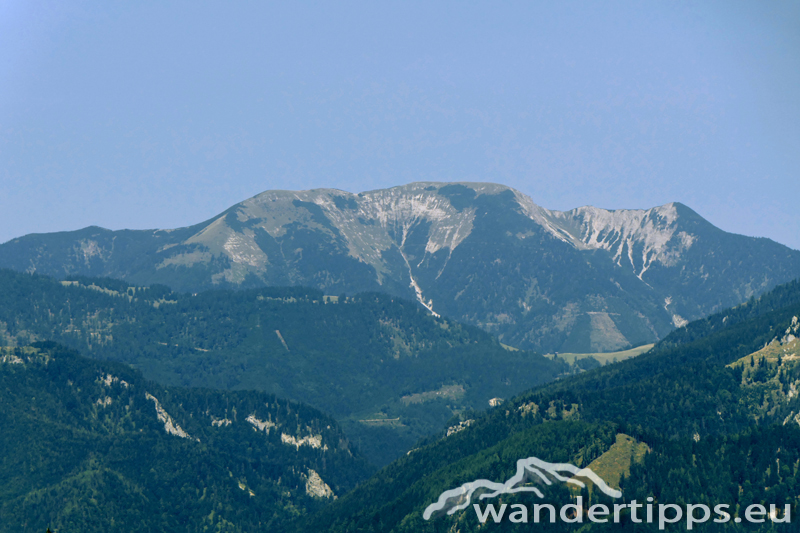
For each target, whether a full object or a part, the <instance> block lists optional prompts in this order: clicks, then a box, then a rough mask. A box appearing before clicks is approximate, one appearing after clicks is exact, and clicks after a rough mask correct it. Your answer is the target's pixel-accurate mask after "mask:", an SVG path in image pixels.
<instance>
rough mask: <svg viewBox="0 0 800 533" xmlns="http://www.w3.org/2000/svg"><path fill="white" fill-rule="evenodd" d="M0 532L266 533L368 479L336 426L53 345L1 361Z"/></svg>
mask: <svg viewBox="0 0 800 533" xmlns="http://www.w3.org/2000/svg"><path fill="white" fill-rule="evenodd" d="M0 405H2V409H0V427H2V431H0V450H2V453H1V454H0V531H2V532H4V533H5V532H8V533H23V532H35V533H41V532H43V531H45V528H46V527H47V526H48V525H49V526H50V527H51V528H53V530H54V531H57V532H63V533H67V532H71V531H79V532H81V533H95V532H96V533H100V532H105V531H115V530H119V531H126V532H150V531H218V532H228V533H234V532H241V533H248V532H252V531H269V530H271V529H272V528H274V527H277V525H278V524H285V523H287V522H288V521H289V520H290V519H292V518H296V517H298V516H302V515H304V514H305V513H307V512H309V511H311V510H315V509H319V508H320V507H322V506H324V505H326V504H327V502H329V501H332V500H333V499H334V498H336V497H339V496H341V495H342V494H344V493H345V492H346V491H348V490H350V489H351V488H353V487H354V486H355V484H356V483H357V482H359V481H361V480H362V479H363V478H364V477H365V476H366V475H368V474H369V472H370V471H371V469H370V467H368V465H367V463H366V461H365V460H364V459H363V458H361V457H359V456H358V455H357V453H356V454H354V451H353V450H352V449H351V447H350V445H349V443H348V440H347V438H346V437H345V436H344V435H343V433H342V432H341V429H340V428H339V427H338V425H337V423H336V422H335V421H334V420H333V419H332V418H330V417H328V416H327V415H324V414H323V413H321V412H319V411H317V410H316V409H313V408H311V407H309V406H307V405H303V404H300V403H296V402H291V401H287V400H282V399H279V398H276V397H275V396H273V395H270V394H266V393H261V392H252V391H247V392H245V391H228V392H222V391H211V390H207V389H185V388H174V387H167V388H165V387H162V386H161V385H158V384H156V383H153V382H150V381H146V380H145V379H143V378H142V376H141V374H140V373H139V372H137V371H135V370H132V369H130V368H129V367H128V366H126V365H123V364H120V363H114V362H108V361H104V362H100V361H95V360H91V359H87V358H85V357H82V356H80V355H79V354H77V353H75V352H73V351H70V350H67V349H65V348H63V347H60V346H58V345H56V344H53V343H40V344H36V345H34V346H24V347H17V348H0Z"/></svg>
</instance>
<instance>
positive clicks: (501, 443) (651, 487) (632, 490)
mask: <svg viewBox="0 0 800 533" xmlns="http://www.w3.org/2000/svg"><path fill="white" fill-rule="evenodd" d="M726 316H727V317H728V318H727V319H725V317H726ZM795 316H800V284H798V283H791V284H789V285H786V286H782V287H779V288H777V289H776V290H775V291H773V292H771V293H769V294H767V295H765V296H764V297H763V298H761V299H759V300H756V301H752V302H749V303H748V304H746V305H744V306H741V307H739V308H735V309H731V310H727V311H725V312H723V313H721V314H720V315H718V316H714V317H710V318H709V319H708V320H704V321H700V322H698V323H694V324H690V325H689V326H687V327H686V328H681V330H679V331H678V332H676V333H675V334H673V335H671V336H669V337H668V338H667V339H665V340H664V341H663V342H662V343H660V344H659V345H657V346H656V347H655V348H654V349H653V350H652V351H651V352H649V353H647V354H644V355H642V356H639V357H637V358H634V359H631V360H627V361H624V362H622V363H617V364H612V365H606V366H604V367H601V368H597V369H595V370H591V371H589V372H584V373H581V374H579V375H576V376H573V377H570V378H565V379H563V380H560V381H557V382H555V383H552V384H549V385H545V386H543V387H541V388H539V389H535V390H533V391H530V392H528V393H525V394H523V395H521V396H519V397H517V398H515V399H513V400H511V401H508V402H506V403H504V404H503V405H501V406H500V407H498V408H496V409H493V410H491V411H489V412H487V413H485V414H483V415H476V414H472V415H471V416H472V417H474V421H473V423H472V424H471V425H470V426H469V427H468V428H466V429H464V430H463V431H460V432H458V433H456V434H455V435H451V436H448V437H446V438H441V437H442V436H443V435H440V438H438V439H434V438H431V439H428V440H427V441H426V442H424V443H422V444H421V445H420V447H419V449H417V450H415V451H414V452H412V453H411V454H410V455H409V456H408V457H406V458H403V459H401V460H399V461H397V462H395V463H393V464H392V465H390V466H388V467H387V468H385V469H384V470H383V471H381V472H379V473H378V474H377V475H376V476H375V477H373V478H372V479H371V480H370V481H368V482H367V483H365V484H364V485H362V486H360V487H358V488H356V489H355V490H354V491H353V492H352V493H350V494H349V495H347V496H346V497H345V498H344V499H342V500H341V501H339V502H337V503H335V504H334V505H332V506H331V507H330V508H326V509H325V510H324V511H323V512H321V513H319V514H317V515H316V516H315V517H313V518H312V519H310V521H308V522H304V523H305V524H309V525H310V527H312V528H317V527H318V528H319V529H318V530H323V531H331V532H344V531H395V532H401V531H409V532H410V531H454V530H459V531H462V532H468V531H478V530H480V531H487V530H488V531H517V530H518V529H515V527H516V528H518V527H519V526H514V525H512V524H510V523H509V522H505V523H504V524H501V525H498V526H495V525H494V524H490V525H488V526H484V527H482V528H479V527H478V526H479V524H478V522H477V520H476V519H475V514H474V512H472V511H470V510H467V511H465V512H463V513H459V514H458V515H456V516H453V517H445V518H438V519H435V520H432V521H429V522H425V521H423V520H422V518H421V513H422V511H423V510H424V508H425V507H426V506H427V505H428V504H430V503H432V502H433V501H434V500H435V497H436V496H438V494H439V493H440V492H441V491H442V490H446V489H449V488H453V487H457V486H458V485H459V484H461V483H463V482H465V481H470V480H472V479H478V478H487V479H492V480H494V481H503V480H505V479H507V478H508V474H509V468H513V466H514V462H515V461H516V460H517V459H520V458H523V457H527V456H529V455H536V456H537V457H540V458H542V459H544V460H547V461H554V462H555V461H562V460H571V461H572V462H573V464H576V465H585V464H586V461H591V460H592V459H593V458H594V457H596V455H597V453H598V451H599V452H600V453H601V452H602V451H603V449H605V448H604V447H603V446H599V445H597V443H598V442H602V443H606V444H607V443H608V442H610V437H609V436H608V433H606V432H607V431H611V433H612V434H613V433H616V432H622V433H626V434H628V435H631V436H633V437H634V438H636V439H638V440H641V441H644V442H645V443H647V444H648V445H649V447H650V449H651V453H649V454H647V455H646V457H645V460H644V464H642V465H640V466H636V465H634V466H633V468H632V470H631V475H630V476H629V477H628V478H625V479H623V482H622V486H621V488H622V491H623V494H624V498H625V500H626V502H627V501H630V500H632V499H634V498H636V499H637V500H638V501H640V502H641V501H644V500H645V499H646V498H647V497H648V496H653V497H654V498H655V499H656V502H662V503H677V504H685V503H697V504H702V503H706V504H709V503H712V504H718V503H724V504H729V505H732V506H734V507H733V512H734V514H736V513H738V514H739V515H740V516H741V513H743V509H744V507H746V506H747V505H749V504H751V503H760V504H766V505H768V504H777V505H779V506H781V508H782V506H783V505H784V504H791V505H793V517H794V520H795V522H794V524H793V525H779V524H770V523H767V524H764V525H762V526H755V525H744V524H743V525H736V524H725V525H724V526H723V525H719V524H717V525H715V524H713V523H709V524H706V525H704V526H695V530H696V531H702V532H714V533H716V532H718V531H720V532H721V531H726V532H727V531H732V532H735V533H739V532H743V531H759V532H768V531H787V532H789V531H795V530H796V520H797V516H798V515H797V512H798V489H800V428H798V426H797V422H796V419H794V418H793V417H794V416H795V415H796V414H797V413H798V412H800V399H798V398H797V395H796V394H789V393H788V391H789V385H788V384H793V386H795V387H796V386H797V385H798V384H800V364H797V363H796V362H793V361H791V360H787V359H782V360H781V365H778V364H777V363H776V362H769V361H767V360H766V359H763V358H759V359H758V360H756V361H754V366H753V367H750V365H749V364H747V365H745V366H743V365H741V364H740V365H738V366H736V367H734V368H729V367H727V366H726V365H727V364H729V363H732V362H734V361H738V360H740V359H742V358H746V356H747V354H749V353H753V352H755V351H758V350H759V349H761V348H762V347H764V345H765V344H767V343H769V342H770V341H772V340H773V339H775V338H776V337H777V338H781V337H782V336H783V335H784V333H785V331H786V330H787V327H788V326H789V325H790V324H791V323H792V321H793V317H795ZM575 420H580V422H576V421H575ZM609 424H610V425H609ZM608 428H611V429H610V430H609V429H608ZM587 432H588V433H587ZM597 432H600V433H597ZM546 435H558V437H557V438H555V437H553V438H551V439H550V440H547V439H545V440H537V439H538V438H539V437H540V436H546ZM600 435H604V436H602V437H601V436H600ZM521 442H526V443H527V442H532V443H538V444H539V445H538V446H536V447H534V448H529V449H523V448H521V447H519V443H521ZM580 450H594V451H593V452H589V453H585V454H583V455H582V454H580V453H578V452H579V451H580ZM507 451H508V453H506V452H507ZM487 454H490V455H491V454H496V459H494V461H495V462H494V463H492V462H491V461H489V462H487V460H486V458H487ZM565 457H567V458H568V459H564V458H565ZM494 465H502V467H501V468H497V466H494ZM462 473H463V477H459V476H461V474H462ZM548 497H550V496H548ZM595 497H596V495H594V494H593V496H592V498H595ZM501 500H502V502H503V503H513V502H523V503H528V504H530V503H531V499H530V498H527V499H526V498H524V497H523V496H514V497H503V498H501ZM554 501H556V502H560V504H563V503H567V502H568V501H569V496H568V495H563V494H562V495H561V496H558V497H554ZM328 524H330V525H328ZM528 527H530V526H528ZM547 527H548V529H547V531H555V532H558V531H577V530H578V528H577V527H574V526H567V525H565V524H556V525H554V526H550V525H548V526H547ZM582 527H584V529H580V532H581V533H586V532H592V533H594V532H601V531H639V532H650V531H656V530H657V526H656V527H655V528H654V527H647V526H645V525H642V524H633V523H632V522H631V521H630V519H629V517H628V518H626V519H625V520H624V523H622V524H619V525H608V524H606V525H596V526H592V525H587V524H584V525H583V526H582ZM793 528H794V529H793ZM671 530H672V531H684V530H685V523H681V524H680V525H679V526H678V525H676V526H675V527H673V528H672V529H671Z"/></svg>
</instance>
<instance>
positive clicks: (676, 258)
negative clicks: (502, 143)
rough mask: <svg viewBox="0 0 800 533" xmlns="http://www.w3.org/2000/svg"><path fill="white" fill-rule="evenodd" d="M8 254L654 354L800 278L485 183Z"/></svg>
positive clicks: (327, 202) (523, 340) (617, 214)
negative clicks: (381, 296)
mask: <svg viewBox="0 0 800 533" xmlns="http://www.w3.org/2000/svg"><path fill="white" fill-rule="evenodd" d="M0 251H1V252H2V253H0V266H6V267H9V268H14V269H16V270H22V271H38V272H43V273H45V274H50V275H55V276H63V275H65V274H83V275H92V276H111V277H119V278H122V279H125V280H128V281H131V282H135V283H142V284H147V283H154V282H156V283H165V284H168V285H170V286H172V287H174V288H176V289H180V290H188V291H192V292H196V291H198V290H201V289H204V288H214V287H254V286H260V285H307V286H313V287H316V288H319V289H321V290H323V291H325V292H326V293H329V294H339V293H342V292H348V293H353V292H358V291H382V292H388V293H391V294H396V295H399V296H404V297H409V298H415V299H416V300H417V301H419V302H420V304H422V305H423V306H425V307H426V308H427V309H429V310H430V311H431V312H433V313H436V314H444V315H448V316H451V317H457V318H459V319H461V320H464V321H467V322H469V323H472V324H475V325H478V326H480V327H483V328H484V329H486V330H488V331H491V332H493V333H496V334H498V335H499V336H500V337H501V339H502V340H503V342H505V343H507V344H511V345H515V346H522V347H529V348H536V349H542V350H558V351H583V352H590V351H615V350H619V349H623V348H625V347H627V346H628V345H635V344H639V343H647V342H652V341H654V340H656V339H658V338H660V337H662V336H663V335H665V334H666V333H668V332H669V331H670V330H671V329H672V328H673V327H675V325H676V324H681V323H683V322H684V321H685V320H691V319H694V318H698V317H700V316H703V315H705V314H707V313H709V312H713V311H716V310H718V309H722V308H724V307H726V306H730V305H735V304H737V303H740V302H742V301H744V300H746V299H747V298H749V297H751V296H754V295H758V294H760V293H761V292H763V291H765V290H767V289H769V288H771V287H773V286H775V285H776V284H778V283H781V282H785V281H788V280H790V279H793V278H795V277H798V276H800V252H798V251H795V250H790V249H788V248H786V247H784V246H782V245H779V244H777V243H774V242H772V241H769V240H768V239H752V238H748V237H743V236H738V235H731V234H728V233H725V232H723V231H721V230H719V229H717V228H715V227H714V226H713V225H711V224H710V223H708V222H707V221H705V220H704V219H702V217H700V216H699V215H698V214H697V213H695V212H694V211H692V210H691V209H689V208H688V207H686V206H684V205H683V204H680V203H677V202H672V203H668V204H665V205H662V206H657V207H653V208H650V209H614V210H610V209H601V208H598V207H593V206H584V207H579V208H576V209H572V210H569V211H555V210H549V209H547V208H544V207H542V206H539V205H537V204H536V203H534V201H533V200H532V199H531V198H530V197H528V196H526V195H525V194H523V193H521V192H520V191H518V190H515V189H513V188H510V187H507V186H505V185H501V184H496V183H473V182H453V183H440V182H424V181H423V182H414V183H409V184H406V185H400V186H397V187H391V188H388V189H377V190H372V191H365V192H360V193H357V194H354V193H350V192H347V191H341V190H338V189H312V190H307V191H285V190H280V191H265V192H263V193H261V194H258V195H256V196H254V197H252V198H249V199H247V200H245V201H243V202H241V203H239V204H236V205H234V206H232V207H231V208H229V209H228V210H226V211H225V212H223V213H221V214H220V215H218V216H216V217H214V218H212V219H210V220H208V221H206V222H203V223H201V224H197V225H195V226H191V227H187V228H179V229H175V230H160V231H139V232H137V231H119V232H112V231H108V230H100V229H93V230H91V231H89V230H80V231H78V232H66V233H58V234H44V235H30V236H26V237H23V238H20V239H15V240H14V241H11V242H9V243H6V244H4V245H1V246H0ZM667 300H669V303H667V304H666V305H665V304H664V302H665V301H667Z"/></svg>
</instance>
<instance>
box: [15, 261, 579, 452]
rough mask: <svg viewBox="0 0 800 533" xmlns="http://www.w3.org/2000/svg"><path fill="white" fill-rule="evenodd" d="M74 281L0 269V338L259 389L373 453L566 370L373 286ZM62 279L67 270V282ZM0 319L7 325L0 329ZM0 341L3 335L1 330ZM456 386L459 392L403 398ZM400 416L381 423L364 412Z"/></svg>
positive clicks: (149, 371) (164, 375)
mask: <svg viewBox="0 0 800 533" xmlns="http://www.w3.org/2000/svg"><path fill="white" fill-rule="evenodd" d="M71 279H73V280H74V284H68V285H66V286H65V285H64V284H63V283H61V282H58V281H55V280H52V279H49V278H46V277H42V276H36V275H33V276H31V275H27V274H19V273H14V272H11V271H7V270H6V271H2V270H0V335H1V336H3V337H5V342H6V343H9V342H10V343H16V344H27V343H29V342H33V341H36V340H41V339H52V340H56V341H58V342H61V343H63V344H65V345H68V346H71V347H73V348H76V349H78V350H81V351H82V352H84V353H86V354H87V355H90V356H92V357H97V358H103V359H114V360H118V361H122V362H125V363H128V364H131V365H134V366H135V367H137V368H139V369H140V370H141V371H142V372H143V373H144V375H145V376H146V377H147V378H149V379H153V380H157V381H159V382H162V383H165V384H170V385H181V386H193V387H195V386H201V387H210V388H217V389H254V390H262V391H267V392H270V393H273V394H276V395H278V396H281V397H285V398H291V399H295V400H298V401H302V402H305V403H308V404H310V405H313V406H315V407H317V408H319V409H323V410H325V411H326V412H328V413H331V414H332V415H334V416H335V417H337V418H338V419H340V420H344V419H348V420H347V423H346V426H345V427H346V428H347V430H348V432H349V433H350V434H352V435H353V437H354V440H355V443H356V445H357V446H358V447H359V448H362V449H363V450H364V451H365V453H367V454H368V455H369V457H370V458H371V459H372V460H373V461H375V462H376V463H378V464H385V463H386V462H388V461H389V460H391V459H394V458H395V457H397V456H398V455H400V454H402V453H404V452H405V451H407V450H408V448H409V447H410V446H411V445H412V444H413V443H414V442H415V441H416V440H417V439H419V438H420V437H422V436H426V435H430V434H431V433H435V432H438V431H439V430H440V429H441V427H442V425H443V424H444V423H445V421H447V420H448V419H449V418H450V417H451V416H452V415H453V413H454V412H459V411H461V410H463V409H465V408H483V407H485V406H486V405H487V402H488V400H489V399H490V398H493V397H497V396H499V397H502V398H507V397H510V396H513V395H514V394H517V393H519V392H520V391H522V390H525V389H526V388H529V387H531V386H533V385H536V384H539V383H543V382H545V381H548V380H551V379H553V378H554V377H555V376H556V375H558V374H559V373H561V372H564V371H566V370H567V367H566V365H565V364H564V363H563V362H553V361H550V360H548V359H546V358H544V357H542V356H540V355H536V354H533V353H530V352H524V351H520V352H512V351H507V350H505V349H503V348H502V347H501V346H500V344H499V343H498V342H497V341H496V340H495V339H493V338H492V337H490V336H489V335H488V334H486V333H484V332H482V331H481V330H479V329H477V328H474V327H468V326H463V325H460V324H458V323H455V322H453V321H449V320H445V319H437V318H434V317H431V316H430V315H429V314H428V313H427V312H426V311H424V310H423V309H421V308H420V307H419V306H418V305H417V304H415V303H413V302H409V301H405V300H401V299H398V298H392V297H390V296H387V295H382V294H377V293H366V294H360V295H356V296H353V297H348V298H346V300H345V299H344V298H343V299H341V300H340V303H333V302H331V301H329V300H326V299H325V298H324V297H323V294H322V292H321V291H318V290H315V289H306V288H298V287H288V288H268V289H253V290H244V291H235V292H234V291H213V292H206V293H199V294H196V295H189V294H179V293H172V292H170V291H169V289H167V288H166V287H163V286H156V287H150V288H136V287H130V286H128V285H126V284H124V283H122V282H119V281H116V280H106V279H87V278H71ZM65 283H66V282H65ZM3 328H5V331H4V329H3ZM0 342H1V341H0ZM452 385H457V386H460V387H462V388H463V395H460V396H455V397H450V398H448V399H446V401H445V400H441V401H437V402H431V401H426V402H425V403H424V404H422V405H417V404H409V403H407V402H404V401H403V400H402V398H401V397H402V396H405V395H410V394H415V393H424V392H429V391H436V390H438V389H440V388H441V387H442V386H452ZM381 417H385V418H390V419H391V418H400V421H399V422H400V423H399V424H394V425H391V426H390V427H389V429H390V431H389V432H388V433H387V432H386V428H384V427H381V426H376V425H375V424H371V425H365V424H362V423H360V422H358V420H359V419H363V418H366V419H377V418H381Z"/></svg>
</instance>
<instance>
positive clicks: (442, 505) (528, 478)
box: [422, 457, 622, 520]
mask: <svg viewBox="0 0 800 533" xmlns="http://www.w3.org/2000/svg"><path fill="white" fill-rule="evenodd" d="M548 474H549V475H548ZM576 477H582V478H586V479H589V480H591V482H592V483H593V484H594V486H595V487H597V488H598V489H600V490H601V491H603V493H604V494H606V495H607V496H610V497H612V498H621V497H622V492H620V491H618V490H616V489H612V488H611V487H609V486H608V485H607V484H606V482H605V481H603V480H602V479H601V478H600V477H599V476H598V475H597V474H595V473H594V472H592V470H590V469H589V468H578V467H577V466H575V465H572V464H569V463H548V462H546V461H542V460H541V459H539V458H538V457H528V458H527V459H520V460H519V461H517V472H516V474H514V476H512V477H511V478H510V479H509V480H507V481H506V482H505V483H497V482H494V481H489V480H488V479H476V480H475V481H471V482H469V483H464V484H463V485H461V486H460V487H457V488H455V489H450V490H446V491H444V492H443V493H442V494H441V495H440V496H439V499H438V500H437V501H436V503H432V504H431V505H429V506H428V507H427V508H426V509H425V512H424V513H423V514H422V518H424V519H425V520H430V519H431V517H432V516H434V515H441V514H445V513H446V514H448V515H452V514H454V513H456V512H458V511H462V510H464V509H466V508H467V507H468V506H469V504H470V503H471V501H472V499H473V497H476V496H477V499H478V500H485V499H490V498H495V497H497V496H500V495H501V494H514V493H517V492H532V493H534V494H536V496H538V497H539V498H544V494H542V491H540V490H539V489H538V488H537V487H534V486H530V485H529V484H530V483H532V482H542V483H544V484H545V485H552V484H553V481H552V480H551V478H553V479H555V480H556V481H561V482H564V483H569V484H572V485H575V486H577V487H580V488H584V487H586V484H585V483H583V482H582V481H580V480H578V479H575V478H576ZM476 493H477V494H476Z"/></svg>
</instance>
